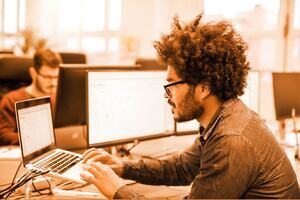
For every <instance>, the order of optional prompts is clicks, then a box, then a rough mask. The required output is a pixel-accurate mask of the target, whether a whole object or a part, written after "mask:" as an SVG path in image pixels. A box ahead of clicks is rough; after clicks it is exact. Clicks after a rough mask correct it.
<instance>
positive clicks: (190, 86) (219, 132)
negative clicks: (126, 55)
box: [82, 15, 300, 199]
mask: <svg viewBox="0 0 300 200" xmlns="http://www.w3.org/2000/svg"><path fill="white" fill-rule="evenodd" d="M201 18H202V15H199V16H198V17H197V18H196V19H195V20H194V21H192V22H191V23H190V24H187V25H184V26H181V25H180V23H179V19H178V17H175V18H174V23H173V26H172V32H171V33H170V34H168V35H163V36H162V38H161V40H160V41H157V42H155V45H154V46H155V48H156V50H157V52H158V56H159V58H160V60H161V61H162V62H164V63H166V64H167V65H168V69H167V81H168V82H169V84H168V85H165V86H164V87H165V90H166V97H167V98H168V102H169V104H170V105H171V106H172V112H173V114H174V119H175V120H176V121H177V122H184V121H189V120H193V119H196V120H197V121H198V122H199V125H200V128H199V137H198V138H197V139H196V140H195V142H194V144H193V145H192V146H191V147H190V148H189V149H187V150H185V151H184V152H182V153H180V154H178V155H174V156H172V157H170V158H168V159H163V160H140V161H139V162H124V161H121V160H120V159H119V158H117V157H115V156H112V155H110V154H108V153H106V152H104V151H103V150H96V149H90V150H87V151H86V152H85V153H84V162H85V163H87V164H86V165H85V166H84V169H85V170H86V172H84V173H82V177H83V178H85V179H86V180H87V181H88V182H90V183H93V184H95V185H96V186H97V187H98V189H99V190H100V191H101V192H102V193H103V194H104V195H106V196H107V197H108V198H143V196H142V195H139V194H137V193H135V191H132V190H131V189H130V188H128V187H127V186H124V185H122V183H121V181H120V179H119V177H118V176H117V175H119V176H120V177H122V178H126V179H133V180H136V181H137V182H140V183H144V184H152V185H189V184H191V183H192V186H191V191H190V192H189V194H188V196H187V198H193V199H194V198H300V194H299V185H298V182H297V178H296V175H295V172H294V170H293V168H292V165H291V163H290V161H289V159H288V158H287V156H286V154H285V153H284V151H283V150H282V148H281V147H280V146H279V144H278V143H277V141H276V139H275V138H274V137H273V134H272V133H271V131H270V130H269V129H268V128H267V126H266V125H265V124H264V122H263V120H262V119H261V118H260V117H259V116H258V115H257V114H256V113H254V112H253V111H252V110H250V109H249V108H248V107H247V106H246V105H245V104H244V103H243V102H242V101H241V100H240V99H238V96H240V95H242V94H243V92H244V88H245V86H246V78H247V74H248V71H249V63H248V61H247V59H246V54H245V52H246V50H247V45H246V43H245V42H244V41H243V39H242V37H241V36H240V35H239V34H238V33H237V32H236V31H235V30H234V28H233V27H232V25H231V24H230V23H228V22H226V21H221V22H216V23H200V21H201Z"/></svg>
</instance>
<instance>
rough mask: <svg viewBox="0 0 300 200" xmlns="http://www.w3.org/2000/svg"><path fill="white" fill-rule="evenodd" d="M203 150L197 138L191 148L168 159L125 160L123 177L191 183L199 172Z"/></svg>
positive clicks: (142, 181) (167, 182)
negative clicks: (133, 161) (134, 161)
mask: <svg viewBox="0 0 300 200" xmlns="http://www.w3.org/2000/svg"><path fill="white" fill-rule="evenodd" d="M201 151H202V148H201V145H200V142H199V138H197V139H196V140H195V142H194V144H193V145H192V146H191V147H190V148H188V149H187V150H185V151H183V152H182V153H180V154H177V155H174V156H171V157H169V158H167V159H163V160H159V159H143V160H140V161H138V162H136V163H132V162H124V172H123V178H126V179H132V180H136V181H137V182H140V183H144V184H151V185H189V184H190V183H191V182H192V181H193V180H194V178H195V176H196V175H197V174H198V173H199V166H200V159H201V154H202V153H201Z"/></svg>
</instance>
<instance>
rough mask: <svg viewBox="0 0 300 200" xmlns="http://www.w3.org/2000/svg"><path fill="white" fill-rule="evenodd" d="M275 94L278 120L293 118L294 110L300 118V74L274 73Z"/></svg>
mask: <svg viewBox="0 0 300 200" xmlns="http://www.w3.org/2000/svg"><path fill="white" fill-rule="evenodd" d="M272 77H273V92H274V104H275V113H276V119H277V120H283V119H288V118H292V109H293V108H294V109H295V111H296V116H300V92H299V86H300V73H299V72H294V73H291V72H289V73H288V72H281V73H279V72H274V73H272Z"/></svg>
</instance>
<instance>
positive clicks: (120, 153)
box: [118, 140, 140, 157]
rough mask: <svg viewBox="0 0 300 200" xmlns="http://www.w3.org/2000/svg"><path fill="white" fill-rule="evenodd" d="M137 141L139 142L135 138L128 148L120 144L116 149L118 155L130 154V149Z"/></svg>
mask: <svg viewBox="0 0 300 200" xmlns="http://www.w3.org/2000/svg"><path fill="white" fill-rule="evenodd" d="M139 143H140V141H139V140H135V141H134V142H133V145H132V146H131V147H130V148H128V149H126V148H125V147H124V145H122V146H121V148H119V149H118V153H119V155H120V156H121V157H123V156H128V155H129V154H130V151H131V150H132V149H133V148H134V147H136V146H137V145H138V144H139Z"/></svg>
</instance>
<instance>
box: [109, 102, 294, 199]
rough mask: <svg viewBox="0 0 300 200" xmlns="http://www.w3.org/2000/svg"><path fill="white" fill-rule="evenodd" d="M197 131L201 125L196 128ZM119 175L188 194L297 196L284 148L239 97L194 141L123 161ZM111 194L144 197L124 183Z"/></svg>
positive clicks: (195, 196) (217, 115)
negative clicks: (167, 152)
mask: <svg viewBox="0 0 300 200" xmlns="http://www.w3.org/2000/svg"><path fill="white" fill-rule="evenodd" d="M200 129H201V128H200ZM122 176H123V178H126V179H133V180H136V181H137V182H140V183H144V184H152V185H189V184H191V183H192V186H191V191H190V192H189V194H188V195H187V198H193V199H195V198H248V199H251V198H300V191H299V185H298V182H297V178H296V174H295V172H294V170H293V168H292V165H291V163H290V161H289V159H288V158H287V156H286V154H285V152H284V150H283V149H282V148H281V147H280V145H279V144H278V142H277V140H276V139H275V138H274V136H273V134H272V133H271V131H270V130H269V128H268V127H267V126H266V125H265V123H264V122H263V120H262V119H261V118H260V117H259V116H258V115H257V114H256V113H254V112H253V111H251V110H250V109H249V108H248V107H247V106H246V105H244V103H243V102H242V101H241V100H239V99H231V100H228V101H226V102H224V103H223V105H222V106H221V107H220V108H219V109H218V111H217V112H216V114H215V116H214V117H213V119H212V121H211V122H210V124H209V125H208V127H206V129H203V130H201V132H200V134H199V137H197V139H196V140H195V142H194V144H193V145H192V146H191V147H189V148H188V149H187V150H185V151H183V152H182V153H180V154H177V155H174V156H172V157H170V158H168V159H164V160H154V159H153V160H140V161H139V162H136V163H131V162H125V163H124V172H123V175H122ZM114 197H115V198H139V197H140V198H143V196H142V195H139V194H137V193H136V192H135V191H132V190H130V188H128V187H127V186H124V187H122V188H120V189H119V190H118V191H117V192H116V194H115V195H114Z"/></svg>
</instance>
